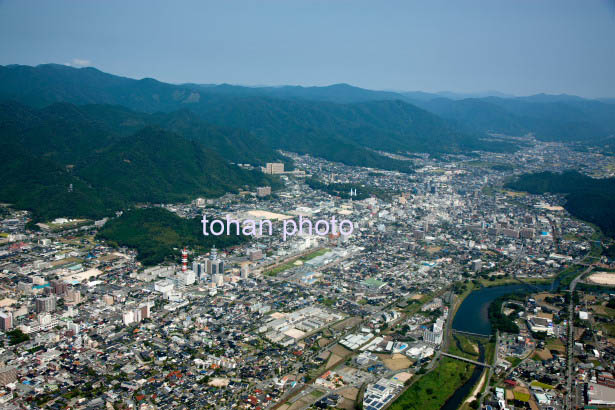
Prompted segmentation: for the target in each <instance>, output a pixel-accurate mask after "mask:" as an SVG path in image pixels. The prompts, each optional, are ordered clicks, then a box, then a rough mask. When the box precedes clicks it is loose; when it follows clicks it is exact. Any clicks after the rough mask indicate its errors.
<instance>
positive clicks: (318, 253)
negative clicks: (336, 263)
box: [265, 248, 329, 276]
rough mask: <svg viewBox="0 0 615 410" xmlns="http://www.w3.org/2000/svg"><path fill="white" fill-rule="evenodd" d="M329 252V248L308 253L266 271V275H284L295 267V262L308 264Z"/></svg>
mask: <svg viewBox="0 0 615 410" xmlns="http://www.w3.org/2000/svg"><path fill="white" fill-rule="evenodd" d="M327 252H329V249H328V248H323V249H318V250H316V251H314V252H311V253H308V254H307V255H304V256H300V257H298V258H293V259H291V260H289V261H287V262H285V263H283V264H281V265H278V266H276V267H275V268H271V269H269V270H266V271H265V275H267V276H276V275H277V274H278V273H282V272H284V271H285V270H288V269H290V268H293V267H295V266H296V265H295V262H297V261H301V262H307V261H309V260H310V259H314V258H316V257H318V256H321V255H324V254H325V253H327Z"/></svg>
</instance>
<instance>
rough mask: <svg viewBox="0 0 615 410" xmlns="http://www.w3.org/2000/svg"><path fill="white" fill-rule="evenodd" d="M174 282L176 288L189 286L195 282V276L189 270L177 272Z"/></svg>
mask: <svg viewBox="0 0 615 410" xmlns="http://www.w3.org/2000/svg"><path fill="white" fill-rule="evenodd" d="M175 281H176V283H177V286H190V285H192V284H194V282H196V275H195V274H194V271H192V270H190V269H188V270H187V271H184V272H177V275H176V278H175Z"/></svg>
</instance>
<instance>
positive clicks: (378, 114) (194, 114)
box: [0, 64, 615, 219]
mask: <svg viewBox="0 0 615 410" xmlns="http://www.w3.org/2000/svg"><path fill="white" fill-rule="evenodd" d="M447 95H448V96H449V97H451V98H446V97H445V96H447ZM530 133H531V134H534V135H535V136H536V137H537V138H540V139H544V140H553V141H573V142H577V143H579V142H581V143H583V144H589V145H591V144H598V143H601V144H602V143H606V144H608V143H609V141H611V139H612V138H613V135H615V104H612V103H611V101H609V100H604V101H598V100H587V99H583V98H580V97H576V96H569V95H557V96H554V95H544V94H543V95H535V96H530V97H510V98H509V97H507V96H493V95H490V96H486V97H473V98H463V96H458V95H453V94H446V93H442V94H430V93H423V92H393V91H374V90H367V89H362V88H358V87H353V86H350V85H348V84H335V85H331V86H327V87H300V86H282V87H243V86H234V85H228V84H222V85H200V84H180V85H177V84H169V83H163V82H160V81H157V80H154V79H151V78H145V79H141V80H135V79H130V78H125V77H120V76H115V75H111V74H107V73H104V72H102V71H100V70H97V69H95V68H91V67H87V68H80V69H78V68H73V67H68V66H63V65H57V64H45V65H39V66H36V67H30V66H22V65H8V66H0V137H1V138H2V139H1V141H2V142H1V143H0V144H2V148H3V153H2V160H3V163H2V164H1V165H0V172H3V175H8V176H9V178H3V182H2V183H1V184H0V200H1V201H5V202H12V203H16V204H17V205H18V206H21V207H24V208H27V209H31V210H33V211H34V213H35V215H36V216H37V218H39V219H45V218H50V217H53V216H99V215H103V214H106V213H108V212H110V211H111V210H113V209H118V208H121V207H123V206H127V205H130V204H132V203H135V202H152V201H153V202H161V201H176V200H184V199H188V198H190V197H194V196H195V195H204V196H215V195H220V194H222V193H224V192H226V191H233V190H238V189H240V188H242V187H250V186H255V185H261V184H272V185H274V186H275V185H276V183H277V182H276V181H275V179H272V178H270V177H266V176H264V175H263V174H260V173H256V172H248V171H245V170H244V169H242V168H239V167H237V166H236V165H234V164H237V163H249V164H252V165H264V164H265V163H266V162H272V161H281V162H285V163H286V165H287V166H288V167H291V166H292V163H291V162H290V161H289V160H287V159H285V157H283V156H282V155H281V154H280V153H279V152H278V150H287V151H293V152H297V153H300V154H310V155H314V156H318V157H322V158H325V159H328V160H332V161H338V162H342V163H345V164H348V165H360V166H367V167H374V168H383V169H389V170H399V171H403V172H412V162H411V161H401V160H394V159H391V158H389V157H386V156H383V155H381V154H379V153H378V151H388V152H392V153H400V154H405V153H411V152H427V153H430V154H433V155H441V154H449V153H453V154H454V153H470V152H472V151H478V150H483V151H494V152H512V151H514V150H516V149H518V147H519V145H518V144H519V142H517V141H515V140H513V139H506V138H505V137H502V136H501V135H505V136H507V135H509V136H521V135H525V134H530ZM494 134H501V135H500V136H498V137H497V138H494V137H493V136H494ZM71 184H72V185H71ZM69 186H72V188H71V189H70V192H69V190H68V188H67V187H69ZM87 209H92V210H95V211H92V212H89V213H88V212H86V211H85V210H87Z"/></svg>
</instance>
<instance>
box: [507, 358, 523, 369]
mask: <svg viewBox="0 0 615 410" xmlns="http://www.w3.org/2000/svg"><path fill="white" fill-rule="evenodd" d="M506 360H507V361H509V362H510V364H511V365H512V367H517V366H519V363H521V359H519V358H518V357H515V356H507V357H506Z"/></svg>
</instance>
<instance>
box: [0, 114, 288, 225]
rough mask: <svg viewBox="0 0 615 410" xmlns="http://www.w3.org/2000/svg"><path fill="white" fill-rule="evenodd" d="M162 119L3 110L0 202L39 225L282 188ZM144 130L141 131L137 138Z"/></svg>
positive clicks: (0, 119)
mask: <svg viewBox="0 0 615 410" xmlns="http://www.w3.org/2000/svg"><path fill="white" fill-rule="evenodd" d="M155 121H159V118H157V117H152V116H150V115H147V114H136V113H132V112H130V111H128V110H126V109H123V108H116V107H109V106H84V107H78V106H74V105H71V104H65V103H64V104H53V105H51V106H49V107H46V108H43V109H40V110H34V109H30V108H28V107H25V106H23V105H20V104H16V103H5V104H1V105H0V140H1V141H2V142H1V150H2V152H1V158H0V161H1V164H0V173H1V174H2V175H3V178H2V183H1V184H0V201H2V202H8V203H14V204H15V205H16V206H18V207H20V208H24V209H29V210H31V211H32V212H33V213H34V216H35V219H37V220H46V219H50V218H54V217H58V216H69V217H78V216H81V217H101V216H104V215H108V214H109V213H110V212H112V211H113V210H117V209H120V208H122V207H124V206H127V205H130V204H132V203H135V202H171V201H181V200H187V199H193V198H194V197H197V196H220V195H223V194H224V193H225V192H232V191H237V190H238V189H240V188H244V187H246V186H252V187H254V186H257V185H265V184H267V185H273V186H274V187H275V186H276V184H278V182H277V181H276V180H275V179H274V178H271V177H268V176H266V175H264V174H262V173H260V172H258V171H245V170H242V169H240V168H239V167H237V166H235V165H232V164H230V163H229V162H228V161H227V160H226V159H224V158H222V157H221V156H220V155H219V154H218V153H216V152H214V151H212V150H209V149H207V148H205V147H204V146H203V144H202V142H200V141H199V140H198V139H197V138H194V139H193V140H188V139H185V138H183V137H182V136H179V135H177V134H175V133H173V132H170V131H167V130H163V129H162V128H160V127H158V126H148V124H149V123H154V122H155ZM135 130H137V131H135Z"/></svg>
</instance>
